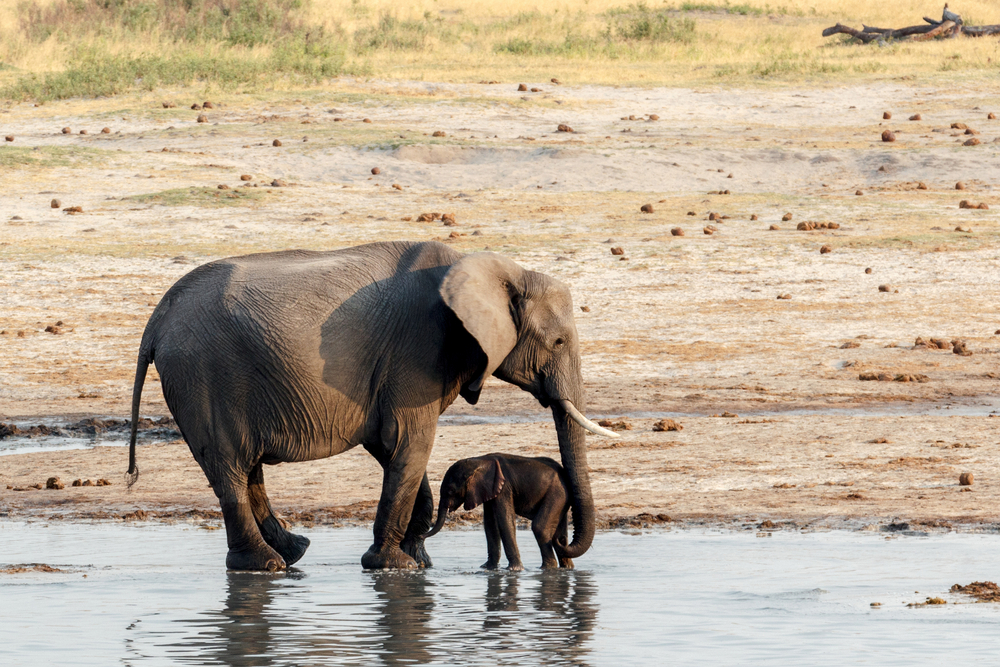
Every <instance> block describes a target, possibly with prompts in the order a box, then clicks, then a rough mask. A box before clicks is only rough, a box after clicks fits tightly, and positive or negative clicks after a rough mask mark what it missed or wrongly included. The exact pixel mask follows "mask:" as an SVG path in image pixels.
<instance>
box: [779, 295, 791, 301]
mask: <svg viewBox="0 0 1000 667" xmlns="http://www.w3.org/2000/svg"><path fill="white" fill-rule="evenodd" d="M791 298H792V295H791V294H779V295H778V300H779V301H787V300H789V299H791Z"/></svg>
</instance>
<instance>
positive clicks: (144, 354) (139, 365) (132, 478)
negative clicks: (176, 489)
mask: <svg viewBox="0 0 1000 667" xmlns="http://www.w3.org/2000/svg"><path fill="white" fill-rule="evenodd" d="M143 343H145V341H143ZM152 361H153V354H152V350H151V349H150V348H149V347H148V346H147V345H141V346H140V347H139V358H138V359H137V360H136V364H135V384H133V385H132V432H131V434H130V435H129V443H128V472H126V473H125V484H126V485H127V487H128V488H129V489H131V488H132V485H133V484H135V483H136V482H137V481H138V480H139V466H138V465H137V464H136V462H135V441H136V437H137V435H138V432H139V403H140V401H141V400H142V385H143V384H145V382H146V370H147V369H148V368H149V364H150V362H152Z"/></svg>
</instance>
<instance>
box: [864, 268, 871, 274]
mask: <svg viewBox="0 0 1000 667" xmlns="http://www.w3.org/2000/svg"><path fill="white" fill-rule="evenodd" d="M871 272H872V269H871V267H870V266H869V267H868V268H867V269H865V273H867V274H868V275H871Z"/></svg>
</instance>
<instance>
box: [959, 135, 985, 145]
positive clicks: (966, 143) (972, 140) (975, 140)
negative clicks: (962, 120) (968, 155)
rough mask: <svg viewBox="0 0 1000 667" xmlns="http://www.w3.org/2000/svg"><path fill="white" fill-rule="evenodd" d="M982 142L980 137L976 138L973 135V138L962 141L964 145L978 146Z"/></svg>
mask: <svg viewBox="0 0 1000 667" xmlns="http://www.w3.org/2000/svg"><path fill="white" fill-rule="evenodd" d="M981 143H982V142H981V141H979V139H976V138H975V137H972V138H971V139H969V140H967V141H964V142H962V145H963V146H978V145H979V144H981Z"/></svg>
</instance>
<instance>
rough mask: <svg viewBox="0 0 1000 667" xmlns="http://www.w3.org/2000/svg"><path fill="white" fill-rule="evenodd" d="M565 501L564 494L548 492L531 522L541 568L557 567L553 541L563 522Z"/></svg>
mask: <svg viewBox="0 0 1000 667" xmlns="http://www.w3.org/2000/svg"><path fill="white" fill-rule="evenodd" d="M565 506H566V500H565V497H564V494H560V493H557V492H551V491H550V492H549V493H547V494H545V498H543V499H542V502H541V505H540V506H539V507H538V511H537V512H536V513H535V518H534V519H532V521H531V532H532V533H534V535H535V541H536V542H538V548H539V550H541V552H542V568H543V569H548V568H556V567H559V561H558V560H557V558H556V552H555V549H554V548H553V546H552V543H553V541H554V540H555V538H556V535H557V534H558V531H559V528H560V519H562V521H563V522H565V517H566V513H565V511H564V508H565Z"/></svg>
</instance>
